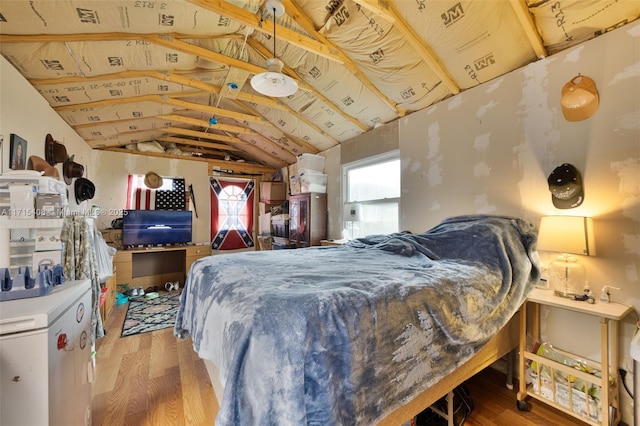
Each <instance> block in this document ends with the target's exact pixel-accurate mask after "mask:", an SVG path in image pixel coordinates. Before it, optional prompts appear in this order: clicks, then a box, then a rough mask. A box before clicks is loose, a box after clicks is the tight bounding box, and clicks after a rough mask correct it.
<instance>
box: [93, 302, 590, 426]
mask: <svg viewBox="0 0 640 426" xmlns="http://www.w3.org/2000/svg"><path fill="white" fill-rule="evenodd" d="M126 312H127V308H126V305H120V306H116V307H115V308H114V310H113V312H112V314H111V316H110V318H109V319H108V320H107V322H106V324H105V329H106V332H107V335H106V336H105V337H104V338H103V339H99V340H98V342H97V345H96V381H95V382H94V385H93V403H92V408H93V412H92V415H93V425H94V426H112V425H119V426H165V425H167V426H168V425H171V426H180V425H188V426H191V425H194V426H195V425H213V424H214V423H215V416H216V414H217V412H218V403H217V401H216V398H215V396H214V393H213V390H212V388H211V383H210V381H209V377H208V375H207V372H206V370H205V366H204V363H203V362H202V360H201V359H199V358H198V356H197V355H196V354H195V353H194V351H193V349H192V345H191V340H189V339H187V340H184V341H183V340H178V339H176V338H175V337H174V336H173V329H172V328H169V329H165V330H160V331H154V332H150V333H144V334H139V335H136V336H130V337H124V338H122V337H120V332H121V330H122V323H123V322H124V317H125V314H126ZM505 381H506V377H505V375H504V374H502V373H500V372H498V371H496V370H493V369H487V370H485V371H483V372H481V373H479V374H478V375H476V376H475V377H473V378H472V379H471V380H470V381H469V382H468V383H467V384H468V387H469V389H470V391H471V396H472V398H473V401H474V404H475V409H474V410H473V412H472V413H471V416H470V417H469V418H468V419H467V421H466V423H465V426H546V425H549V426H551V425H553V426H556V425H558V426H564V425H584V424H586V423H582V422H580V421H578V420H576V419H574V418H572V417H570V416H568V415H566V414H564V413H561V412H559V411H557V410H555V409H553V408H548V407H547V406H545V405H544V404H541V403H540V402H537V401H533V402H532V404H531V405H532V409H531V411H529V412H520V411H518V409H517V408H516V389H517V383H516V384H515V385H516V389H514V390H508V389H507V388H506V386H505Z"/></svg>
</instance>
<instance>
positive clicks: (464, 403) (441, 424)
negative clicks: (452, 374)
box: [414, 383, 474, 426]
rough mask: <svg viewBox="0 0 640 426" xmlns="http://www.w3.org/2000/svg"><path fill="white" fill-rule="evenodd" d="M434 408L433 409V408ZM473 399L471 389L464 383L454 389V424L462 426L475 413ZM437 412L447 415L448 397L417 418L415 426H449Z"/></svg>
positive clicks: (441, 399) (444, 397)
mask: <svg viewBox="0 0 640 426" xmlns="http://www.w3.org/2000/svg"><path fill="white" fill-rule="evenodd" d="M432 407H433V408H432ZM473 408H474V405H473V399H471V393H469V389H468V388H467V386H466V385H465V384H464V383H463V384H461V385H459V386H457V387H456V388H454V389H453V424H454V425H455V426H462V425H463V424H464V422H465V421H466V420H467V418H468V417H469V415H470V414H471V412H472V411H473ZM437 411H440V412H442V413H445V414H448V413H447V397H446V396H443V397H442V398H440V399H439V400H438V401H436V402H435V403H434V404H433V405H432V406H431V407H429V408H427V409H426V410H424V411H422V412H421V413H420V414H418V415H417V416H416V418H415V423H414V424H415V426H447V425H448V422H447V419H446V418H445V417H443V416H441V415H440V414H438V412H437Z"/></svg>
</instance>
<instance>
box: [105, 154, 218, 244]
mask: <svg viewBox="0 0 640 426" xmlns="http://www.w3.org/2000/svg"><path fill="white" fill-rule="evenodd" d="M92 160H93V164H95V166H94V167H95V169H96V176H97V178H96V182H98V183H99V184H100V191H98V190H96V197H95V199H94V204H96V205H99V206H101V208H102V209H106V211H107V212H109V211H113V212H116V213H117V212H119V211H121V210H122V209H124V208H125V206H126V201H127V179H128V175H129V174H145V173H147V172H148V171H154V172H156V173H158V174H159V175H161V176H175V177H183V178H184V179H185V184H186V186H187V188H189V185H193V192H194V195H195V200H196V208H197V213H198V217H196V214H195V212H194V209H193V203H192V202H191V201H189V209H190V210H191V211H192V212H193V242H194V243H201V242H207V241H209V212H210V205H209V180H208V176H207V174H208V171H207V170H208V169H207V163H206V162H205V161H189V160H186V159H179V160H178V159H174V158H162V157H147V156H144V155H133V154H125V153H121V152H110V151H99V150H94V151H93V153H92ZM96 186H97V184H96ZM116 217H118V215H115V214H114V215H106V216H100V217H99V218H98V226H99V227H100V228H108V227H110V225H111V221H112V220H113V219H114V218H116Z"/></svg>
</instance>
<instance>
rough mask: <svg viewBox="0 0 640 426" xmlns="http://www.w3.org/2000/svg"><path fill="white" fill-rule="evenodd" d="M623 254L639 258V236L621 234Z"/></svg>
mask: <svg viewBox="0 0 640 426" xmlns="http://www.w3.org/2000/svg"><path fill="white" fill-rule="evenodd" d="M622 246H623V247H624V252H625V253H628V254H635V255H636V256H640V235H629V234H622Z"/></svg>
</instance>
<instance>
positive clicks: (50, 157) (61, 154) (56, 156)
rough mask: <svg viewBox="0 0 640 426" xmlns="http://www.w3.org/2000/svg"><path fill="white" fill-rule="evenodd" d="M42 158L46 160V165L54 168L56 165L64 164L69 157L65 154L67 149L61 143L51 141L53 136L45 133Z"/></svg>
mask: <svg viewBox="0 0 640 426" xmlns="http://www.w3.org/2000/svg"><path fill="white" fill-rule="evenodd" d="M44 158H46V159H47V163H49V164H51V165H52V166H55V165H56V164H58V163H64V162H65V161H66V160H67V159H68V158H69V155H68V154H67V148H65V146H64V145H62V144H61V143H59V142H57V141H55V140H53V136H51V134H50V133H47V137H46V139H45V142H44Z"/></svg>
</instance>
